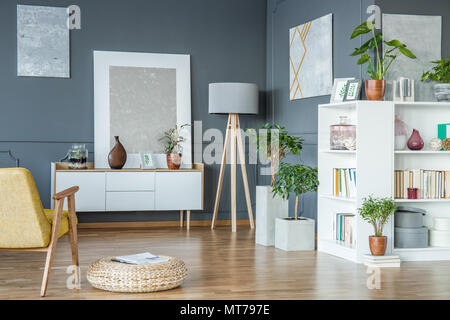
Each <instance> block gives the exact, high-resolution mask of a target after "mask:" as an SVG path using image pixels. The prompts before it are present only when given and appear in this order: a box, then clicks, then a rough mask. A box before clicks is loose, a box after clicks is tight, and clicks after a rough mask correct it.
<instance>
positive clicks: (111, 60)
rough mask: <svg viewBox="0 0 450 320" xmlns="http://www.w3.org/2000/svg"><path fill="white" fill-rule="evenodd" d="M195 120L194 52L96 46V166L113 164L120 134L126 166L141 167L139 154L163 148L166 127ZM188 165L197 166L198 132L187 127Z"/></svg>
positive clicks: (184, 164)
mask: <svg viewBox="0 0 450 320" xmlns="http://www.w3.org/2000/svg"><path fill="white" fill-rule="evenodd" d="M186 123H188V124H190V123H191V67H190V56H189V55H181V54H156V53H143V52H114V51H94V142H95V144H94V148H95V154H94V155H95V168H108V167H109V165H108V154H109V152H110V150H111V148H112V147H113V145H114V140H113V139H114V136H119V137H120V141H121V142H122V145H123V146H124V148H125V150H126V151H127V162H126V163H125V166H124V168H132V169H136V168H139V167H140V164H141V159H140V155H139V153H140V152H142V150H152V151H153V152H154V154H158V153H162V152H163V150H164V146H163V142H162V141H160V138H161V137H162V136H163V134H164V131H166V130H168V129H170V128H172V127H174V126H175V125H178V126H181V125H183V124H186ZM181 134H182V136H183V138H184V141H183V142H182V143H181V145H182V147H183V157H182V164H181V167H182V168H186V169H190V168H192V155H191V154H192V152H191V149H192V131H191V128H190V127H186V128H185V130H183V131H182V133H181Z"/></svg>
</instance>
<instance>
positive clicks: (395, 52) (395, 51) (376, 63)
mask: <svg viewBox="0 0 450 320" xmlns="http://www.w3.org/2000/svg"><path fill="white" fill-rule="evenodd" d="M367 33H371V34H372V38H371V39H370V40H368V41H367V42H365V43H364V44H363V45H362V46H361V47H359V48H356V49H355V51H353V52H352V53H351V54H350V55H351V56H361V57H360V58H359V60H358V62H357V63H358V65H363V64H366V63H367V64H368V66H367V74H368V75H369V76H370V78H371V79H372V80H383V79H384V76H385V75H386V72H387V71H388V70H389V68H390V66H391V65H392V63H393V62H394V61H395V59H397V57H398V56H399V55H400V54H402V55H404V56H405V57H408V58H410V59H416V56H415V55H414V54H413V53H412V52H411V51H410V50H409V49H407V48H406V44H404V43H402V42H400V41H399V40H391V41H384V40H383V34H382V33H381V32H379V33H375V24H374V23H372V22H367V21H366V22H363V23H362V24H360V25H359V26H357V27H356V28H355V30H354V31H353V33H352V35H351V36H350V39H354V38H356V37H358V36H362V35H364V34H367ZM383 47H384V54H382V50H383ZM373 51H374V55H375V59H374V58H372V56H371V52H373Z"/></svg>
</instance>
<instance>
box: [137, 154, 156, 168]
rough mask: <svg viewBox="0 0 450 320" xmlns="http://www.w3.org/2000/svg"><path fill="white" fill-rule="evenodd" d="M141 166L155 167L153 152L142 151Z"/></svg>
mask: <svg viewBox="0 0 450 320" xmlns="http://www.w3.org/2000/svg"><path fill="white" fill-rule="evenodd" d="M140 156H141V168H142V169H144V170H145V169H155V168H156V167H155V163H154V161H153V156H152V153H151V152H141V153H140Z"/></svg>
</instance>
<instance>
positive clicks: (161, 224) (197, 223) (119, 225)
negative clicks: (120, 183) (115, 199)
mask: <svg viewBox="0 0 450 320" xmlns="http://www.w3.org/2000/svg"><path fill="white" fill-rule="evenodd" d="M236 223H237V225H238V226H250V223H249V221H248V220H245V219H243V220H237V221H236ZM185 226H186V222H185ZM216 226H217V227H231V220H216ZM179 227H180V221H133V222H129V221H128V222H80V223H79V224H78V228H79V229H124V228H131V229H132V228H179ZM191 227H208V228H210V227H211V220H191Z"/></svg>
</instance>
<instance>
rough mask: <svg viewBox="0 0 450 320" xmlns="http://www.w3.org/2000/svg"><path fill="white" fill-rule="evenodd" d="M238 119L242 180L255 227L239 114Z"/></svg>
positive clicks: (249, 213) (251, 225) (249, 215)
mask: <svg viewBox="0 0 450 320" xmlns="http://www.w3.org/2000/svg"><path fill="white" fill-rule="evenodd" d="M236 120H237V129H236V132H237V143H238V148H239V160H240V162H241V170H242V180H244V191H245V200H246V202H247V211H248V219H249V222H250V228H251V229H254V228H255V223H254V222H253V209H252V201H251V199H250V190H249V188H248V179H247V168H246V166H245V153H244V144H243V142H242V135H241V124H240V122H239V116H236Z"/></svg>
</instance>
